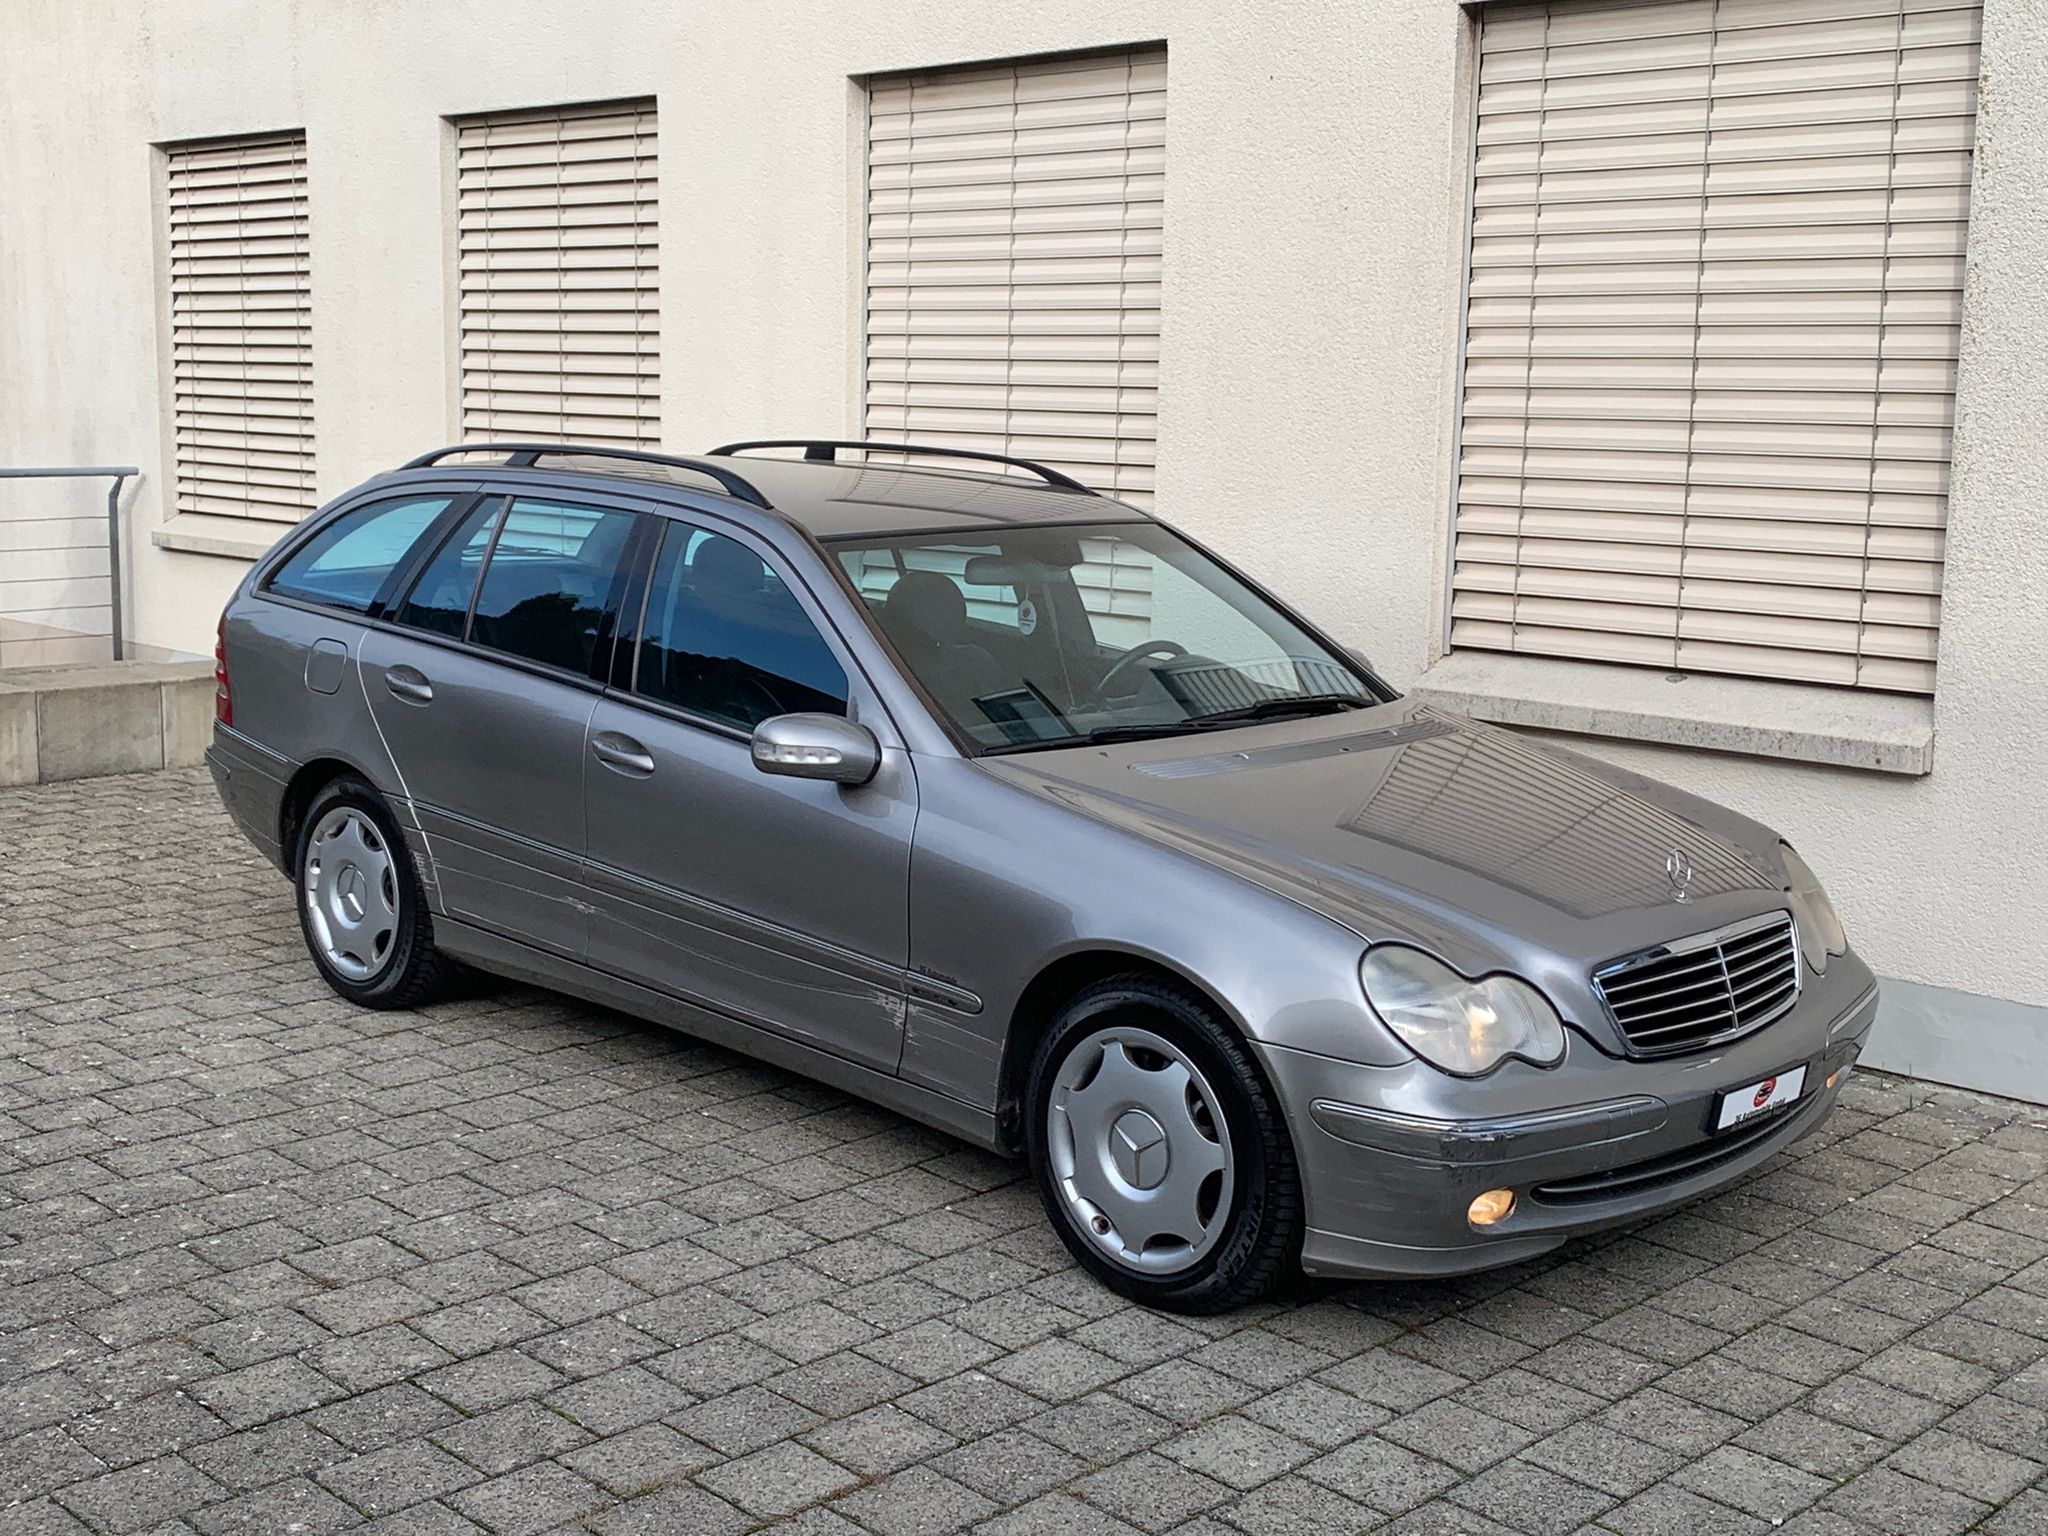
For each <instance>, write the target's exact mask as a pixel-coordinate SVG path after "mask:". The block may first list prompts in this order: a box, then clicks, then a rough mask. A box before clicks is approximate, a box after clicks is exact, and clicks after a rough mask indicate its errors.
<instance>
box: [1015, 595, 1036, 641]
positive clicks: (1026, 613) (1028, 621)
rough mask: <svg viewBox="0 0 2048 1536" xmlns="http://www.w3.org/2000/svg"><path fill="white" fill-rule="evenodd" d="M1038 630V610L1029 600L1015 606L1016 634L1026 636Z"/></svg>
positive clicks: (1026, 599)
mask: <svg viewBox="0 0 2048 1536" xmlns="http://www.w3.org/2000/svg"><path fill="white" fill-rule="evenodd" d="M1037 628H1038V608H1037V606H1036V605H1035V604H1033V602H1032V601H1031V599H1030V598H1028V597H1027V598H1025V599H1024V600H1023V601H1022V602H1020V603H1018V604H1017V633H1018V634H1020V635H1028V634H1030V633H1031V632H1032V631H1033V630H1035V629H1037Z"/></svg>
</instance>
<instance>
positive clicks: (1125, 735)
mask: <svg viewBox="0 0 2048 1536" xmlns="http://www.w3.org/2000/svg"><path fill="white" fill-rule="evenodd" d="M1373 703H1374V701H1373V700H1371V699H1361V698H1360V697H1358V695H1356V694H1352V693H1299V694H1294V695H1291V696H1289V697H1287V698H1281V699H1261V700H1259V702H1258V703H1256V704H1247V705H1245V706H1244V707H1243V708H1241V709H1219V710H1217V711H1215V712H1214V713H1213V714H1207V715H1189V716H1187V717H1186V718H1185V719H1181V720H1155V721H1151V722H1149V723H1147V724H1143V725H1098V726H1096V727H1095V729H1094V730H1092V731H1084V732H1082V733H1081V734H1079V735H1077V736H1047V737H1042V738H1040V739H1038V740H1035V741H1005V742H999V743H998V744H996V745H995V746H992V747H984V748H982V755H983V756H984V757H993V756H996V755H997V754H999V753H1008V752H1035V751H1038V750H1041V749H1043V748H1047V747H1081V746H1098V745H1101V744H1102V743H1104V742H1114V741H1152V740H1155V739H1157V738H1158V737H1161V736H1191V735H1193V734H1194V733H1196V732H1197V731H1220V730H1224V729H1226V728H1228V727H1230V726H1233V725H1248V724H1251V723H1252V722H1254V721H1259V720H1281V719H1286V718H1288V717H1290V716H1302V717H1306V716H1309V715H1334V714H1338V713H1340V712H1341V711H1343V710H1347V709H1370V708H1371V707H1372V705H1373Z"/></svg>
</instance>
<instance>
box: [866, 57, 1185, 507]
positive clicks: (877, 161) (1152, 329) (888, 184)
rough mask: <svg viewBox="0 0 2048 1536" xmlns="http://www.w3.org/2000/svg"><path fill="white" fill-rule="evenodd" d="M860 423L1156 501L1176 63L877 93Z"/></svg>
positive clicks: (1069, 69)
mask: <svg viewBox="0 0 2048 1536" xmlns="http://www.w3.org/2000/svg"><path fill="white" fill-rule="evenodd" d="M868 102H869V112H868V165H867V176H868V208H867V287H866V313H867V334H866V375H867V376H866V426H867V431H868V435H869V436H871V437H882V438H888V437H900V438H909V439H914V440H916V441H918V442H925V443H936V444H941V445H945V446H951V447H959V448H975V449H983V450H989V451H993V452H997V453H1010V454H1016V455H1019V456H1021V457H1024V458H1030V459H1037V460H1039V461H1041V462H1043V463H1046V464H1050V465H1053V466H1055V467H1057V468H1059V469H1063V470H1065V471H1067V472H1068V473H1070V474H1072V475H1073V476H1075V478H1077V479H1079V480H1081V481H1083V482H1085V483H1086V484H1089V485H1092V486H1094V487H1096V488H1097V489H1100V490H1105V491H1111V492H1114V493H1115V494H1117V495H1119V496H1123V497H1125V498H1127V499H1129V500H1131V501H1133V502H1136V503H1137V504H1139V505H1141V506H1142V505H1147V504H1149V502H1150V500H1151V493H1152V471H1153V465H1154V460H1155V454H1154V441H1155V438H1156V436H1157V433H1156V428H1155V421H1156V417H1157V411H1158V389H1159V280H1160V235H1161V223H1162V218H1161V216H1162V212H1163V209H1164V197H1165V177H1164V169H1165V164H1164V157H1165V141H1166V51H1165V49H1164V48H1160V47H1146V48H1134V49H1128V50H1122V51H1118V52H1115V53H1107V54H1092V55H1088V56H1084V57H1064V58H1053V59H1033V60H1027V61H1022V62H1013V63H1007V64H998V65H985V66H973V67H969V68H962V69H947V70H936V71H930V72H926V73H918V74H909V75H888V76H881V77H878V78H876V79H874V80H872V81H870V82H869V96H868Z"/></svg>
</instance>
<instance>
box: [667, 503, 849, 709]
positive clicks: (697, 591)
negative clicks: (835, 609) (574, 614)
mask: <svg viewBox="0 0 2048 1536" xmlns="http://www.w3.org/2000/svg"><path fill="white" fill-rule="evenodd" d="M641 631H642V633H641V640H640V655H639V659H638V663H637V666H636V670H635V673H634V683H633V687H634V691H635V692H637V693H640V694H643V695H645V696H646V697H648V698H650V699H658V700H660V701H661V702H662V703H664V704H672V705H674V706H675V707H676V708H677V709H683V710H687V711H689V712H690V713H691V714H694V715H702V716H704V717H706V718H707V719H711V720H716V721H718V722H720V723H721V724H724V725H730V726H734V727H736V728H738V729H740V730H747V731H750V730H752V729H753V728H754V727H755V726H757V725H759V724H760V723H761V722H762V721H763V720H766V719H769V718H770V717H771V716H774V715H787V714H794V713H798V712H801V711H814V712H818V713H823V714H830V715H843V714H845V713H846V673H845V672H844V670H842V669H841V667H840V665H839V661H838V658H837V657H835V656H834V655H833V654H832V649H831V647H830V646H828V645H826V643H825V640H824V637H823V636H821V635H820V634H819V633H818V629H817V626H816V625H815V624H813V623H812V622H811V618H810V615H809V614H807V613H805V612H804V608H803V605H802V604H801V603H799V602H798V601H797V599H796V595H795V594H794V593H792V592H791V591H790V590H789V588H788V587H787V586H785V585H784V584H783V581H782V578H781V577H779V576H778V575H777V574H776V573H775V570H774V568H773V567H772V566H770V565H769V564H768V563H767V562H766V561H765V560H763V559H762V558H761V557H760V556H759V555H757V554H755V553H754V552H753V551H752V550H751V549H749V548H747V547H746V545H744V544H742V543H740V542H739V541H738V540H736V539H729V538H726V537H724V536H723V535H722V534H716V533H711V532H708V531H707V530H705V529H702V528H693V527H691V526H690V525H689V524H687V523H680V522H671V523H669V524H668V526H667V529H666V531H665V532H664V533H663V535H662V541H661V553H660V555H659V557H658V558H657V559H656V561H655V566H654V582H653V585H652V586H651V587H650V588H649V589H648V594H647V613H646V617H645V618H644V620H643V621H642V625H641Z"/></svg>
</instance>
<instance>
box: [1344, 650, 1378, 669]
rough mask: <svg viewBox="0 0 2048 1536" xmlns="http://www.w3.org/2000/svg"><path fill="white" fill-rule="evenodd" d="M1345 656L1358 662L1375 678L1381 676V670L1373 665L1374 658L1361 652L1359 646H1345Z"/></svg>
mask: <svg viewBox="0 0 2048 1536" xmlns="http://www.w3.org/2000/svg"><path fill="white" fill-rule="evenodd" d="M1344 654H1345V655H1346V656H1349V657H1350V658H1351V659H1352V660H1353V661H1355V662H1357V663H1358V664H1359V665H1360V666H1361V667H1363V668H1365V670H1366V671H1368V672H1370V673H1371V674H1372V675H1373V676H1374V677H1378V676H1379V675H1380V669H1379V668H1378V667H1376V666H1374V665H1373V664H1372V658H1371V657H1370V656H1368V655H1366V654H1365V652H1363V651H1361V650H1360V649H1359V648H1358V647H1357V646H1355V645H1347V646H1345V647H1344Z"/></svg>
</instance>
